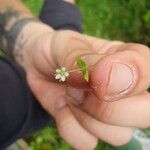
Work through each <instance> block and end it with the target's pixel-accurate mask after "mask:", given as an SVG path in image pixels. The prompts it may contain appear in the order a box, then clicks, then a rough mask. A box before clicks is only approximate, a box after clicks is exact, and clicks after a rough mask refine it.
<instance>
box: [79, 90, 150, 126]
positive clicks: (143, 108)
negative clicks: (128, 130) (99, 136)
mask: <svg viewBox="0 0 150 150" xmlns="http://www.w3.org/2000/svg"><path fill="white" fill-rule="evenodd" d="M81 108H82V109H83V110H84V111H86V112H87V113H89V114H90V115H91V116H93V117H95V118H97V119H98V120H100V121H103V122H105V123H108V124H111V125H117V126H128V127H137V128H145V127H149V126H150V117H149V115H150V94H149V93H148V92H146V93H145V92H144V93H142V94H139V95H135V96H132V97H128V98H124V99H121V100H119V101H114V102H106V101H102V100H99V99H98V98H97V97H95V95H93V94H90V95H89V96H88V98H87V99H86V100H85V101H84V103H83V104H82V105H81Z"/></svg>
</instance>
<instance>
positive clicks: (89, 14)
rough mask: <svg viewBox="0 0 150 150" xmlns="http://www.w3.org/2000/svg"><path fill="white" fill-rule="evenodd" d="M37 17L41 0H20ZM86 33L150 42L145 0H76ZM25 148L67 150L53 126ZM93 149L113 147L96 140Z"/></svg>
mask: <svg viewBox="0 0 150 150" xmlns="http://www.w3.org/2000/svg"><path fill="white" fill-rule="evenodd" d="M23 2H24V3H25V4H26V5H27V6H28V8H29V9H30V10H31V11H32V12H33V14H34V15H35V16H38V15H39V13H40V10H41V8H42V5H43V0H23ZM77 4H78V6H79V7H80V10H81V12H82V15H83V21H84V24H83V27H84V32H85V33H86V34H90V35H93V36H96V37H101V38H107V39H112V40H123V41H130V42H140V43H143V44H147V45H150V3H149V0H122V1H120V0H111V1H110V0H78V1H77ZM27 141H28V143H29V150H71V147H70V146H69V145H67V144H66V143H65V142H64V141H63V140H62V139H61V138H60V136H59V134H58V132H57V129H56V128H55V125H52V126H51V127H48V128H45V129H43V130H41V131H39V132H37V133H35V134H34V135H32V136H31V137H28V138H27ZM96 149H97V150H115V149H116V148H114V147H112V146H110V145H108V144H106V143H103V142H99V144H98V146H97V148H96Z"/></svg>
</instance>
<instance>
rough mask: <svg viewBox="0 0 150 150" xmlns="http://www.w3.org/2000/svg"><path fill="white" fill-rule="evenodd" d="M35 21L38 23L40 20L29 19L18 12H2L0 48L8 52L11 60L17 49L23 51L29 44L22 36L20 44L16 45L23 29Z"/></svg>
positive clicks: (9, 10) (0, 19)
mask: <svg viewBox="0 0 150 150" xmlns="http://www.w3.org/2000/svg"><path fill="white" fill-rule="evenodd" d="M33 21H38V19H36V18H31V17H30V18H29V17H28V18H27V17H25V16H23V15H22V14H21V13H20V12H18V11H16V10H12V9H6V10H5V11H3V12H0V48H1V49H3V50H4V51H6V53H7V54H8V55H9V56H10V57H11V58H13V51H14V49H15V47H16V49H21V48H22V47H23V45H24V44H26V43H27V41H28V39H27V38H25V37H24V36H23V35H22V36H21V38H20V41H19V43H17V45H15V44H16V39H17V37H18V36H19V34H20V32H21V31H22V29H23V27H24V26H25V25H26V24H28V23H29V22H33ZM17 51H18V50H17Z"/></svg>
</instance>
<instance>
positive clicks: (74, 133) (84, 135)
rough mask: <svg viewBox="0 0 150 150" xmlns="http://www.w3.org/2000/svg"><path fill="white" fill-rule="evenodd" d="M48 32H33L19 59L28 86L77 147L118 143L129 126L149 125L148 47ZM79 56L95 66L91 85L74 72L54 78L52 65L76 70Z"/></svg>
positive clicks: (126, 137)
mask: <svg viewBox="0 0 150 150" xmlns="http://www.w3.org/2000/svg"><path fill="white" fill-rule="evenodd" d="M25 30H27V29H25ZM46 30H47V32H45V31H46ZM46 30H44V32H42V30H40V31H38V30H37V32H36V34H35V35H36V36H34V38H32V39H31V40H30V42H29V43H28V44H27V45H26V46H24V48H23V49H22V55H23V56H22V57H23V60H24V61H20V59H17V61H18V62H19V63H20V64H21V65H22V66H23V67H24V69H25V71H26V74H27V81H28V83H29V86H30V88H31V90H32V91H33V93H34V94H35V96H36V97H37V99H38V100H39V102H40V103H41V105H42V106H43V108H45V110H47V111H48V112H49V113H50V114H51V115H52V116H53V117H54V118H55V120H56V123H57V127H58V130H59V133H60V135H61V136H62V137H63V138H64V139H65V140H66V141H67V142H68V143H70V144H71V145H72V146H73V147H74V148H75V149H81V150H82V149H83V150H85V149H86V150H92V149H94V147H95V146H96V143H97V139H102V140H104V141H106V142H108V143H110V144H113V145H122V144H125V143H127V142H128V141H129V140H130V139H131V137H132V128H134V127H147V126H149V125H150V119H149V114H150V109H149V108H150V102H149V98H150V95H149V94H148V93H147V92H146V89H147V88H148V86H149V85H150V69H148V68H149V63H150V62H149V60H150V52H149V49H148V48H147V47H145V46H143V45H140V44H125V43H122V42H110V41H106V40H100V39H97V38H93V37H89V36H86V35H81V34H79V33H76V32H73V31H67V30H66V31H53V30H51V29H48V28H47V29H46ZM39 32H40V33H39ZM37 33H39V34H37ZM33 34H34V33H33ZM102 54H103V55H102ZM77 55H81V57H82V58H83V59H85V61H86V62H87V63H88V64H89V66H93V65H94V66H93V67H92V68H91V69H90V82H89V84H87V83H86V82H85V81H84V79H83V78H82V76H81V75H80V74H79V73H78V72H73V73H71V74H70V76H69V78H68V79H67V81H66V84H62V83H59V82H57V81H56V80H55V79H54V72H55V69H56V68H58V67H61V66H65V67H66V68H68V69H69V70H71V69H74V61H75V58H76V56H77ZM102 56H103V57H102ZM119 99H121V100H120V101H115V100H119ZM110 101H111V102H110ZM136 116H138V118H137V117H136Z"/></svg>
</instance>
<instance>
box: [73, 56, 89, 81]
mask: <svg viewBox="0 0 150 150" xmlns="http://www.w3.org/2000/svg"><path fill="white" fill-rule="evenodd" d="M75 64H76V66H77V68H78V70H79V71H81V73H82V75H83V78H84V79H85V80H86V81H87V82H89V72H88V65H87V64H86V63H85V61H84V60H83V59H82V58H81V56H77V58H76V62H75Z"/></svg>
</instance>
